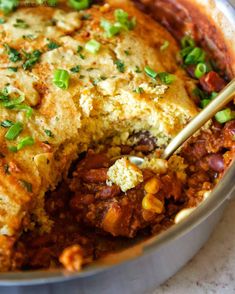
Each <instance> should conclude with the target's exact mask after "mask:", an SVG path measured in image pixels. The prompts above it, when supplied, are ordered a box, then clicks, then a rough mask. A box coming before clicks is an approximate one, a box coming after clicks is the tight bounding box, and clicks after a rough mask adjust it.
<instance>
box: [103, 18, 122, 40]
mask: <svg viewBox="0 0 235 294" xmlns="http://www.w3.org/2000/svg"><path fill="white" fill-rule="evenodd" d="M100 26H101V27H102V28H103V29H104V31H105V34H106V36H107V37H108V38H111V37H113V36H116V35H118V34H119V33H120V32H121V28H120V27H119V26H116V25H115V24H114V25H113V24H112V23H111V22H109V21H108V20H106V19H102V20H101V22H100Z"/></svg>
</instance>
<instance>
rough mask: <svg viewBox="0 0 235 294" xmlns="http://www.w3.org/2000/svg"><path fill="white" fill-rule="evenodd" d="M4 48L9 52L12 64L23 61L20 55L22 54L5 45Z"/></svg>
mask: <svg viewBox="0 0 235 294" xmlns="http://www.w3.org/2000/svg"><path fill="white" fill-rule="evenodd" d="M4 47H5V48H6V50H7V54H8V56H9V59H10V61H12V62H17V61H21V59H22V58H21V55H20V53H19V52H18V51H17V50H16V49H14V48H12V47H10V46H9V45H7V44H4Z"/></svg>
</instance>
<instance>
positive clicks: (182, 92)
mask: <svg viewBox="0 0 235 294" xmlns="http://www.w3.org/2000/svg"><path fill="white" fill-rule="evenodd" d="M46 2H48V3H44V4H47V5H40V6H38V5H37V4H38V3H37V1H36V2H35V3H32V5H31V6H30V5H26V3H25V2H24V1H19V3H18V1H9V3H8V4H4V1H2V2H1V3H2V4H1V3H0V9H1V10H2V11H3V13H2V14H1V15H0V33H1V34H0V52H1V54H0V108H1V111H0V125H1V127H0V143H1V144H0V200H1V202H0V270H9V269H11V268H14V266H13V265H12V264H13V263H12V254H11V253H12V251H13V246H15V245H14V244H15V242H16V241H17V240H18V238H19V237H20V236H21V235H22V234H23V236H24V232H27V231H29V232H36V233H35V234H37V233H38V234H50V232H51V230H53V226H54V224H55V223H56V220H55V219H54V216H52V215H50V212H49V211H48V209H47V206H48V205H47V204H48V203H47V202H46V204H45V193H46V192H47V191H53V190H54V189H56V187H57V185H58V183H59V182H60V181H61V180H62V179H64V180H65V181H67V182H69V180H68V179H69V173H70V167H71V164H72V163H73V162H74V161H75V160H77V159H78V157H79V156H80V154H82V153H83V152H87V151H88V149H90V148H92V149H94V150H95V151H94V152H95V153H97V154H100V153H101V154H102V152H104V150H105V152H107V154H106V155H107V158H108V159H107V158H106V159H102V160H101V161H102V164H101V170H100V174H99V176H97V171H93V169H94V170H95V169H96V167H92V169H89V164H88V165H87V166H86V167H84V166H82V167H81V170H82V174H83V175H81V173H80V172H81V171H80V169H79V168H78V169H77V171H76V172H75V176H74V177H75V179H76V177H77V178H78V179H79V180H78V182H79V183H80V184H81V183H83V181H84V183H85V184H84V185H83V184H82V185H83V186H82V188H81V191H82V193H85V194H86V197H84V198H86V201H88V202H87V203H88V204H91V203H92V202H93V201H95V200H94V199H96V197H98V199H99V197H101V198H102V197H103V198H105V197H108V196H107V195H111V196H113V197H117V196H118V195H119V196H120V193H121V191H122V192H124V194H125V193H127V194H125V195H127V198H128V197H129V196H128V195H129V194H128V193H133V191H134V192H135V191H136V189H137V190H138V187H141V189H142V188H143V187H144V185H145V184H146V178H147V179H148V180H149V176H148V173H149V172H150V173H151V177H152V178H154V179H155V180H154V181H155V182H156V181H159V182H157V183H158V184H159V185H160V186H159V189H158V190H157V192H156V193H149V192H146V193H147V194H146V195H145V194H144V195H143V193H142V194H141V195H139V196H138V195H137V194H136V195H137V196H136V195H134V196H133V197H132V196H131V197H130V199H131V200H130V199H129V198H128V199H124V198H123V199H124V200H123V203H122V205H125V203H127V204H128V205H130V206H131V205H133V199H134V198H135V197H136V204H135V205H136V207H135V208H134V209H133V211H137V210H139V212H138V213H137V216H139V214H140V212H141V209H144V213H143V214H141V217H140V218H141V220H140V221H139V220H138V221H139V222H140V223H139V224H138V226H137V227H138V229H142V228H145V227H147V225H149V224H152V221H153V219H154V216H156V214H162V213H164V212H165V206H164V197H163V194H164V193H166V191H162V190H161V189H162V188H161V185H162V183H164V182H167V181H168V180H169V179H164V180H162V179H161V176H160V175H165V174H167V173H168V172H169V173H170V179H171V178H172V179H173V178H174V176H173V175H175V177H176V180H175V181H176V184H175V186H177V187H181V185H183V184H184V183H185V182H186V181H187V175H186V172H185V170H186V168H187V167H188V165H187V163H185V161H184V159H183V158H182V157H180V156H178V157H177V156H175V157H173V158H172V159H171V160H170V161H169V162H168V163H167V162H166V161H163V160H161V159H159V158H158V157H159V154H160V151H159V150H162V149H163V148H164V147H165V146H166V145H167V143H168V142H169V141H170V140H171V139H172V138H173V137H174V136H175V135H176V134H177V133H178V132H179V131H180V130H181V129H182V128H183V127H184V126H185V125H186V124H187V122H188V121H190V120H191V119H192V118H193V117H194V116H195V115H196V114H197V113H198V111H199V108H198V106H197V105H196V103H195V102H194V99H195V97H194V96H193V94H192V91H191V90H192V89H194V88H195V85H196V83H197V82H196V81H195V80H193V79H191V78H189V77H188V76H187V74H186V72H185V71H184V69H182V67H181V65H180V64H179V62H178V57H177V56H178V54H179V51H180V47H179V45H178V44H177V42H176V41H175V40H174V38H173V37H172V36H171V35H170V34H169V33H168V32H167V31H166V30H165V29H164V28H163V27H162V26H160V25H159V24H158V23H156V22H155V21H154V20H152V19H151V18H150V17H149V16H147V15H145V14H143V13H142V12H140V11H139V10H138V9H137V8H136V7H135V6H134V4H133V3H131V2H130V1H118V0H109V1H106V2H105V3H103V4H100V5H98V4H96V5H95V4H94V5H92V6H91V5H89V1H73V0H71V1H54V2H53V1H52V2H53V3H49V1H46ZM50 5H51V6H50ZM84 9H86V10H84ZM188 40H189V39H188ZM187 42H188V41H185V43H187ZM184 46H186V47H185V48H186V49H187V48H189V47H187V46H188V45H187V44H186V45H185V44H184ZM190 46H191V47H192V44H190ZM194 46H195V44H194ZM185 48H183V49H185ZM183 49H182V50H183ZM191 49H192V50H194V49H195V48H194V47H193V48H191ZM199 49H200V48H199ZM182 50H181V53H182ZM187 50H188V49H187ZM200 50H201V49H200ZM200 50H199V53H198V52H197V53H198V54H199V55H200V54H201V55H200V56H199V57H200V58H199V59H200V60H201V61H203V60H204V59H203V56H202V55H203V54H204V53H203V54H202V53H201V51H200ZM184 54H186V53H185V52H184ZM187 54H188V55H187V56H186V55H184V56H183V58H185V56H186V58H188V59H189V60H190V57H188V56H189V55H190V52H189V50H188V53H187ZM193 58H195V54H194V55H193V57H191V60H192V59H193ZM185 62H186V61H185ZM199 69H200V68H199ZM199 69H197V71H195V72H197V73H198V71H199V72H200V70H199ZM146 141H147V143H146ZM143 146H144V147H143ZM124 147H125V148H126V149H125V150H127V151H128V152H127V153H128V154H129V153H130V154H132V153H133V154H137V155H141V156H146V158H145V162H144V164H143V166H142V167H141V169H139V168H137V167H136V166H134V165H132V164H130V163H129V162H128V161H127V160H126V159H124V158H122V159H120V160H118V161H116V162H115V163H114V164H113V165H112V166H111V164H110V162H109V160H110V158H112V157H113V156H114V155H115V156H118V155H124V154H125V152H123V151H122V149H123V148H124ZM128 148H129V149H128ZM146 148H147V149H146ZM130 149H131V150H130ZM155 149H158V151H157V152H155V151H154V150H155ZM151 152H152V153H151ZM150 153H151V154H150ZM84 169H85V171H84ZM96 176H97V178H96ZM151 177H150V178H151ZM94 178H96V180H94ZM154 181H153V182H154ZM100 182H101V183H102V185H101V186H102V189H103V190H102V191H103V192H102V191H101V190H100V189H101V188H100ZM88 183H89V185H91V186H92V187H93V186H95V185H98V187H96V188H94V189H98V190H94V191H96V192H95V193H100V194H99V196H97V194H96V196H91V195H93V192H94V191H92V192H91V187H90V186H89V187H87V184H88ZM105 183H107V184H108V185H107V187H106V186H105V187H104V185H105ZM69 185H70V186H71V187H72V188H71V191H73V193H75V192H74V191H75V190H76V189H77V185H78V184H77V183H76V181H75V180H72V183H69ZM155 185H157V184H156V183H155ZM210 188H211V187H210ZM132 189H133V190H132ZM177 189H178V190H177ZM177 189H176V190H177V191H178V192H179V191H180V188H177ZM208 189H209V188H208ZM142 190H143V189H142ZM204 190H207V189H204ZM97 191H98V192H97ZM107 191H108V192H107ZM110 191H111V192H110ZM159 191H160V192H161V193H162V194H161V195H160V197H157V196H156V195H157V193H158V192H159ZM177 191H176V194H174V193H173V194H174V195H173V197H174V198H175V199H177V200H178V198H179V193H178V192H177ZM204 192H205V191H204ZM76 193H77V192H76ZM76 193H75V194H76ZM102 193H103V194H102ZM87 195H90V196H89V197H90V198H89V197H88V196H87ZM100 195H101V196H100ZM105 195H106V196H105ZM73 196H74V195H73ZM69 197H70V196H69ZM71 197H72V196H71ZM79 197H80V196H79ZM94 197H95V198H94ZM120 197H124V196H123V195H122V196H120ZM93 198H94V199H93ZM117 198H118V197H117ZM75 200H76V199H75ZM75 200H74V201H75ZM71 201H72V200H71ZM79 201H80V200H79ZM86 201H85V202H84V203H85V204H84V203H83V205H85V206H86V205H87V203H86ZM118 201H119V200H118V199H116V198H115V201H113V203H111V204H110V203H109V204H107V203H102V204H99V205H98V206H99V207H98V208H97V210H95V208H96V207H95V206H94V205H93V204H92V205H93V206H92V205H91V207H90V206H89V205H88V208H87V209H88V210H87V211H86V214H84V212H83V211H82V212H80V206H79V209H78V208H76V209H78V212H79V213H80V214H81V216H82V215H84V222H85V223H86V225H89V226H92V227H96V228H98V229H101V230H104V231H105V232H108V233H110V234H112V235H113V236H119V235H121V236H127V237H133V236H134V235H135V234H136V231H137V229H136V228H134V225H133V227H132V229H127V228H125V229H123V230H122V229H120V227H122V228H124V225H121V226H120V227H118V223H119V220H120V219H122V218H123V216H124V215H125V213H124V214H123V215H122V214H121V213H119V214H118V213H117V211H119V212H120V209H119V208H118V207H117V206H116V205H117V202H118ZM90 202H91V203H90ZM124 202H125V203H124ZM141 203H142V204H141ZM137 204H138V205H137ZM53 205H54V204H53ZM79 205H81V204H79ZM122 205H121V207H123V206H122ZM85 206H83V207H85ZM137 206H138V207H137ZM75 207H76V205H75ZM94 207H95V208H94ZM143 207H144V208H143ZM149 207H150V209H149ZM151 207H154V209H152V208H151ZM94 210H95V211H96V212H97V215H95V216H94ZM103 211H106V212H107V211H108V212H109V213H108V214H107V215H105V216H106V217H104V218H103V219H101V216H100V214H101V213H103ZM156 211H157V212H156ZM141 213H142V212H141ZM103 216H104V214H103ZM128 217H130V219H131V216H129V215H128ZM77 218H79V217H77ZM136 218H137V217H136ZM133 219H135V216H134V217H133ZM138 221H137V220H136V222H135V223H138ZM68 245H69V246H70V245H73V244H68ZM62 249H64V248H62V247H61V248H60V253H61V252H62ZM75 249H76V250H75ZM80 249H81V248H80V247H79V246H78V247H76V246H75V247H73V251H74V252H75V253H76V254H78V253H77V252H78V251H79V252H80V251H81V252H82V250H83V249H81V250H80ZM81 252H80V253H79V254H81ZM79 254H78V255H79ZM58 255H60V254H59V253H58ZM88 255H89V254H88ZM68 258H69V254H68V252H67V251H66V252H65V256H64V257H63V256H62V257H61V260H62V263H63V264H66V260H67V259H68ZM88 259H89V258H88ZM81 263H82V262H80V261H79V262H78V264H79V266H77V267H79V268H80V266H81ZM19 267H20V266H19V265H15V268H19ZM75 270H76V266H75Z"/></svg>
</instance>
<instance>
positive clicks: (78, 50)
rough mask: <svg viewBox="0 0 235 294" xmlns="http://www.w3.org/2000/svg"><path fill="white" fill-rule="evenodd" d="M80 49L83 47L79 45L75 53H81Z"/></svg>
mask: <svg viewBox="0 0 235 294" xmlns="http://www.w3.org/2000/svg"><path fill="white" fill-rule="evenodd" d="M82 50H83V47H82V46H80V45H79V46H78V48H77V53H81V52H82Z"/></svg>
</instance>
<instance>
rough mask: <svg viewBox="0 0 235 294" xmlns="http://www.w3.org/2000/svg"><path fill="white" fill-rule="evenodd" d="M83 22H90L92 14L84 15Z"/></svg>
mask: <svg viewBox="0 0 235 294" xmlns="http://www.w3.org/2000/svg"><path fill="white" fill-rule="evenodd" d="M81 19H82V20H90V19H91V14H89V13H84V14H83V15H82V17H81Z"/></svg>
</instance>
